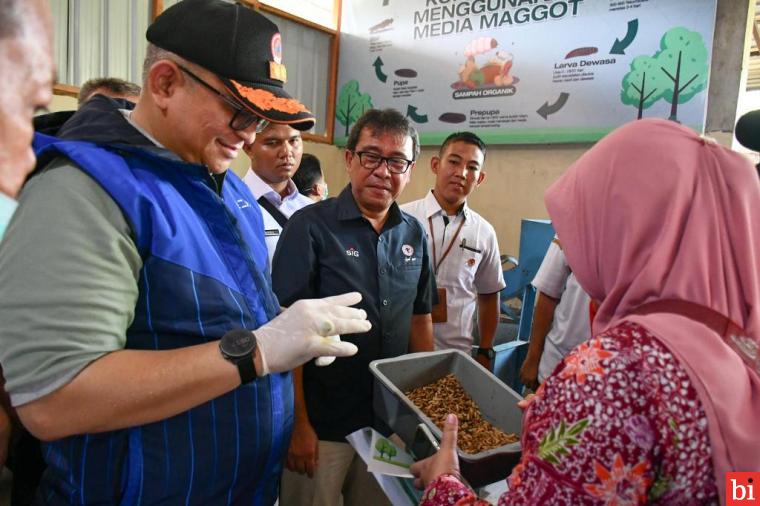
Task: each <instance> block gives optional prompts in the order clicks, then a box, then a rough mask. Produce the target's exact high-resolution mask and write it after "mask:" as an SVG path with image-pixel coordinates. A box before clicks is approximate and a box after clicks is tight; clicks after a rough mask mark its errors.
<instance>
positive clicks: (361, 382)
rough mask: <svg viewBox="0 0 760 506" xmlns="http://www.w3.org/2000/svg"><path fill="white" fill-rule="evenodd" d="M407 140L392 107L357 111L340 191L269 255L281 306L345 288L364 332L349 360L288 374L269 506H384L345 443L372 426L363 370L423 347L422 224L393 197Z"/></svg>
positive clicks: (302, 218) (410, 135) (425, 282)
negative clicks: (284, 426)
mask: <svg viewBox="0 0 760 506" xmlns="http://www.w3.org/2000/svg"><path fill="white" fill-rule="evenodd" d="M419 149H420V148H419V139H418V137H417V132H416V131H415V129H414V127H413V126H412V125H411V124H410V122H409V120H408V119H407V118H405V117H404V116H403V115H402V114H400V113H399V112H398V111H395V110H393V109H385V110H375V109H372V110H369V111H367V112H366V113H365V114H364V115H363V116H362V117H361V118H359V119H358V120H357V122H356V124H355V125H354V126H353V128H352V129H351V132H350V135H349V137H348V142H347V145H346V152H345V162H346V171H347V173H348V176H349V179H350V184H349V185H348V186H346V188H345V189H344V190H343V191H342V192H341V193H340V195H338V196H337V197H336V198H334V199H329V200H325V201H322V202H318V203H316V204H313V205H311V206H309V207H306V208H304V209H302V210H300V211H298V212H297V213H295V214H294V215H293V216H292V218H291V219H290V220H289V221H288V224H287V225H286V227H285V229H284V230H283V233H282V237H281V238H280V242H279V244H278V245H277V252H276V253H275V258H274V268H273V278H272V279H273V285H274V289H275V292H276V293H277V296H278V298H279V300H280V303H281V304H283V305H286V306H287V305H289V304H292V303H294V302H295V301H297V300H299V299H304V298H307V299H308V298H313V297H324V296H328V295H333V294H338V293H343V292H345V291H348V290H356V291H358V292H360V293H361V294H362V297H363V300H362V303H361V304H360V305H359V307H360V308H362V309H364V310H365V311H366V312H367V315H368V317H369V321H370V322H372V329H371V330H370V331H369V332H367V333H364V334H356V335H354V336H345V337H346V339H347V340H349V341H351V342H354V343H356V344H357V345H358V346H359V352H358V353H357V355H355V356H353V357H351V358H348V359H343V360H339V361H337V362H335V363H334V364H333V365H331V366H330V367H326V368H319V367H317V366H318V365H319V363H320V361H321V360H324V359H320V360H318V361H317V362H316V363H313V362H310V363H307V364H306V365H304V366H303V367H302V368H300V369H298V370H296V371H295V373H294V377H295V426H294V429H293V438H292V440H291V443H290V450H289V452H288V458H287V461H286V467H287V469H288V471H285V472H284V473H283V479H282V493H281V496H280V504H281V505H282V506H290V505H299V506H300V505H306V506H309V505H314V506H317V505H325V506H327V505H330V506H332V505H335V504H339V500H340V496H341V493H342V494H343V504H344V505H346V506H353V505H361V506H370V505H374V504H387V499H386V498H385V496H384V495H383V494H382V491H380V490H379V486H378V485H377V483H376V482H375V480H374V478H373V477H372V475H371V474H369V473H368V472H367V470H366V469H367V468H366V465H365V464H364V463H363V462H362V460H361V458H360V457H359V456H358V455H356V453H355V452H354V450H353V449H352V448H351V446H350V445H349V444H348V443H347V442H346V440H345V437H346V436H347V435H348V434H350V433H352V432H354V431H355V430H357V429H360V428H362V427H368V426H374V427H375V428H377V429H379V430H381V431H384V430H385V429H387V427H383V424H382V423H381V422H380V421H379V420H376V419H375V418H374V414H373V409H372V385H373V380H372V376H371V374H370V372H369V368H368V366H369V363H370V361H372V360H375V359H378V358H386V357H395V356H398V355H402V354H405V353H407V352H416V351H430V350H432V349H433V334H432V322H431V319H430V308H431V299H432V293H433V290H434V279H433V275H432V271H431V267H430V260H429V257H428V249H427V242H426V240H425V232H424V229H423V228H422V226H421V225H420V224H419V222H417V220H416V219H415V218H413V217H412V216H410V215H408V214H406V213H404V212H402V211H401V210H400V209H399V207H398V205H397V204H396V199H397V198H398V196H399V194H400V193H401V192H402V191H403V189H404V187H405V186H406V184H407V183H408V181H409V178H410V177H411V172H412V169H413V168H414V164H415V160H416V158H417V155H418V154H419Z"/></svg>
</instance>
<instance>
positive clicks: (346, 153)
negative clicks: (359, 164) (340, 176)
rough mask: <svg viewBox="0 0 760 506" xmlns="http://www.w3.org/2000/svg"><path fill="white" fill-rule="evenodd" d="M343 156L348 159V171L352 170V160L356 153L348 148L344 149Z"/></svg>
mask: <svg viewBox="0 0 760 506" xmlns="http://www.w3.org/2000/svg"><path fill="white" fill-rule="evenodd" d="M343 158H344V160H345V161H346V172H350V171H351V162H352V161H353V159H354V154H353V153H352V152H351V151H349V150H348V149H346V150H345V151H343Z"/></svg>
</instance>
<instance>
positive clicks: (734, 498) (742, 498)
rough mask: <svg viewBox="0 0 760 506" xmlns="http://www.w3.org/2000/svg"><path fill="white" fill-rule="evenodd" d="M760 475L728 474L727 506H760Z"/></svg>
mask: <svg viewBox="0 0 760 506" xmlns="http://www.w3.org/2000/svg"><path fill="white" fill-rule="evenodd" d="M758 483H760V473H726V506H749V505H757V506H760V499H759V498H758V492H760V490H759V489H758Z"/></svg>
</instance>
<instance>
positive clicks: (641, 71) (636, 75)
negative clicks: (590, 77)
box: [620, 55, 668, 119]
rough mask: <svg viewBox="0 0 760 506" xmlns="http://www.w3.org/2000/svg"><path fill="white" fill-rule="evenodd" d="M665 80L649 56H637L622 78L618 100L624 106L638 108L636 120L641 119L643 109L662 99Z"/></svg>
mask: <svg viewBox="0 0 760 506" xmlns="http://www.w3.org/2000/svg"><path fill="white" fill-rule="evenodd" d="M663 79H667V78H666V77H665V76H664V75H663V73H662V71H660V69H659V66H658V65H657V61H656V60H655V59H654V58H652V57H651V56H644V55H642V56H637V57H636V58H634V59H633V61H632V62H631V70H630V72H628V73H627V74H626V75H625V77H623V87H622V89H621V90H620V100H621V102H623V103H624V104H625V105H632V106H634V107H636V108H638V111H639V114H638V118H637V119H641V117H642V116H643V113H644V109H647V108H649V107H650V106H651V105H652V104H654V103H655V102H657V101H658V100H660V99H661V98H662V94H663V93H664V92H665V90H666V89H667V85H668V83H665V82H663Z"/></svg>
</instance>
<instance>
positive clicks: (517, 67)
mask: <svg viewBox="0 0 760 506" xmlns="http://www.w3.org/2000/svg"><path fill="white" fill-rule="evenodd" d="M715 8H716V0H350V1H344V2H343V7H342V9H343V10H342V18H341V39H340V61H339V71H338V86H337V88H336V93H337V97H336V101H335V104H336V108H335V116H336V118H335V119H336V121H335V142H336V144H345V141H346V138H347V136H348V132H349V130H350V128H351V125H352V124H353V123H354V122H355V121H356V119H357V118H358V117H359V116H361V114H362V113H363V112H364V111H365V110H366V109H369V108H373V107H374V108H385V107H393V108H395V109H398V110H399V111H401V112H403V113H404V114H405V115H407V116H408V117H409V118H410V119H411V120H412V121H413V122H414V124H415V126H416V127H417V129H418V131H419V132H420V136H421V139H422V143H423V144H427V145H435V144H439V143H440V142H441V141H442V140H443V139H444V138H445V137H446V136H447V135H448V134H449V133H451V132H454V131H458V130H471V131H473V132H475V133H477V134H478V135H480V136H481V137H482V138H483V139H484V140H485V141H486V142H488V143H491V144H522V143H561V142H589V141H596V140H598V139H600V138H601V137H603V136H604V135H605V134H606V133H608V132H609V131H611V130H613V129H614V128H616V127H617V126H619V125H622V124H624V123H627V122H628V121H632V120H635V119H637V118H644V117H656V118H669V119H672V120H674V121H678V122H680V123H683V124H685V125H688V126H690V127H691V128H693V129H695V130H697V131H700V132H701V131H702V129H703V127H704V122H705V113H706V105H707V85H708V82H709V70H710V61H711V60H710V58H711V53H712V41H713V31H714V28H715Z"/></svg>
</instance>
